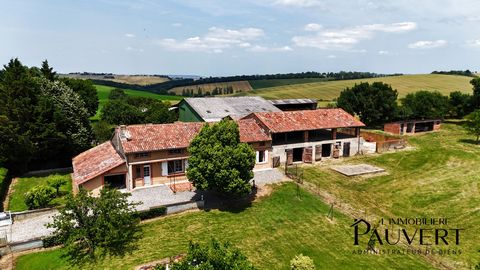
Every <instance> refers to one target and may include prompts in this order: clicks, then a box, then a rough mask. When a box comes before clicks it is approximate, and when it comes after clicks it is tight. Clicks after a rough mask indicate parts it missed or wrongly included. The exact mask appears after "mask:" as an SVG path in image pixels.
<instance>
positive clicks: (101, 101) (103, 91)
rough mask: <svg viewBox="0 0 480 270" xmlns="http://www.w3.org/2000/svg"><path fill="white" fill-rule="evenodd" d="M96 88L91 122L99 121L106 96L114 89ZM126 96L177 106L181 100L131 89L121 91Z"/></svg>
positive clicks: (176, 97)
mask: <svg viewBox="0 0 480 270" xmlns="http://www.w3.org/2000/svg"><path fill="white" fill-rule="evenodd" d="M95 87H96V88H97V95H98V101H99V104H98V110H97V114H96V115H95V116H93V117H92V120H98V119H100V111H101V109H102V107H103V105H104V104H105V103H106V102H107V100H108V95H109V94H110V91H112V89H113V88H114V87H110V86H104V85H95ZM123 90H124V91H125V93H126V94H127V95H130V96H137V97H148V98H154V99H160V100H163V101H169V102H170V104H177V103H178V101H180V100H181V99H182V97H180V96H169V95H158V94H155V93H151V92H146V91H137V90H131V89H123Z"/></svg>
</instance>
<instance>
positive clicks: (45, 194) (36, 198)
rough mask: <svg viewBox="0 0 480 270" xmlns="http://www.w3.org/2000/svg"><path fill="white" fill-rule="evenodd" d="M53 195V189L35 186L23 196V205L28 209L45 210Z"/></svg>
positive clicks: (54, 193)
mask: <svg viewBox="0 0 480 270" xmlns="http://www.w3.org/2000/svg"><path fill="white" fill-rule="evenodd" d="M55 195H56V192H55V189H54V188H52V187H50V186H44V185H42V186H36V187H33V188H32V189H30V191H28V192H27V193H26V194H25V204H26V205H27V206H28V209H38V208H45V207H47V206H48V204H49V203H50V201H52V200H53V198H55Z"/></svg>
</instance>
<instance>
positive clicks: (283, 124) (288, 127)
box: [245, 109, 365, 133]
mask: <svg viewBox="0 0 480 270" xmlns="http://www.w3.org/2000/svg"><path fill="white" fill-rule="evenodd" d="M252 117H256V118H258V119H259V120H260V121H261V122H262V123H263V124H265V126H266V127H267V128H268V129H270V131H271V132H272V133H279V132H289V131H301V130H314V129H326V128H347V127H363V126H365V124H363V123H362V122H360V121H359V120H357V119H356V118H355V117H353V116H352V115H350V114H348V113H347V112H345V111H344V110H342V109H317V110H303V111H285V112H260V113H252V114H250V115H248V116H246V117H245V118H252Z"/></svg>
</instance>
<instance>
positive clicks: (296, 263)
mask: <svg viewBox="0 0 480 270" xmlns="http://www.w3.org/2000/svg"><path fill="white" fill-rule="evenodd" d="M290 269H292V270H315V264H314V263H313V260H312V259H311V258H310V257H308V256H304V255H302V254H300V255H297V256H295V258H293V259H292V260H291V261H290Z"/></svg>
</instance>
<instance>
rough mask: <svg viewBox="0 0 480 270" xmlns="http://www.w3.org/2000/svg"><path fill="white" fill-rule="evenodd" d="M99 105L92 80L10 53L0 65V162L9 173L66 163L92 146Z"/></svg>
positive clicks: (65, 164)
mask: <svg viewBox="0 0 480 270" xmlns="http://www.w3.org/2000/svg"><path fill="white" fill-rule="evenodd" d="M97 108H98V97H97V91H96V88H95V87H94V85H93V84H92V83H91V82H90V81H84V80H75V79H68V78H64V79H59V78H58V76H57V75H56V72H54V71H53V68H51V67H50V66H49V65H48V62H47V61H46V60H45V61H44V62H43V63H42V66H41V68H38V67H27V66H25V65H23V64H22V63H21V62H20V61H19V60H18V59H17V58H15V59H11V60H10V62H9V63H8V64H6V65H4V67H3V69H2V70H1V71H0V141H1V144H0V166H3V167H6V168H8V169H9V170H10V171H11V172H13V173H18V172H23V171H25V170H26V169H39V168H45V167H53V166H68V165H69V164H70V159H71V157H72V156H74V155H76V154H78V153H80V152H82V151H84V150H86V149H88V148H90V147H91V142H92V138H93V134H92V129H91V126H90V121H89V117H90V116H93V115H94V114H95V113H96V110H97Z"/></svg>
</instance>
